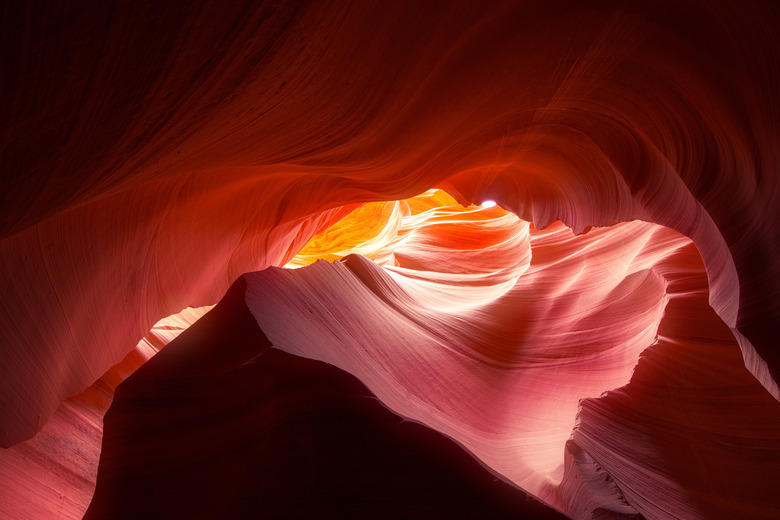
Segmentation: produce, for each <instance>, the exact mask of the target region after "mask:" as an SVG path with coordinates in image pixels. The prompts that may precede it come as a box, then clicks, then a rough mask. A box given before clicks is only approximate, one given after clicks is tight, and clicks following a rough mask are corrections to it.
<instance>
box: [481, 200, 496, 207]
mask: <svg viewBox="0 0 780 520" xmlns="http://www.w3.org/2000/svg"><path fill="white" fill-rule="evenodd" d="M495 205H496V201H494V200H485V201H482V204H480V206H482V207H483V208H492V207H493V206H495Z"/></svg>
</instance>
